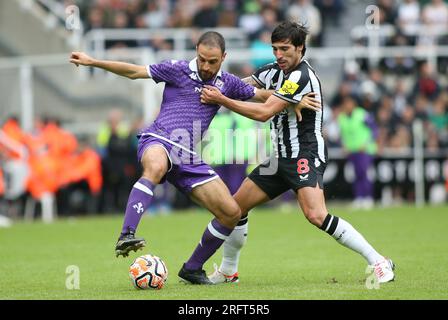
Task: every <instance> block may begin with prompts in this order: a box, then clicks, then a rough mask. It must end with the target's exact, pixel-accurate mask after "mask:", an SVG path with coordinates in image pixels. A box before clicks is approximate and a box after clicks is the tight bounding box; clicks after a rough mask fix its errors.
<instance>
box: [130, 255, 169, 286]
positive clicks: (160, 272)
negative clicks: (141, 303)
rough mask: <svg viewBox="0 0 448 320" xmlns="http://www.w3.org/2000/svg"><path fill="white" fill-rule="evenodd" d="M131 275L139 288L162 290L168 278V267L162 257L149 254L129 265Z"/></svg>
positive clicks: (133, 282)
mask: <svg viewBox="0 0 448 320" xmlns="http://www.w3.org/2000/svg"><path fill="white" fill-rule="evenodd" d="M129 276H130V278H131V281H132V284H133V285H134V287H135V288H137V289H143V290H146V289H156V290H160V289H162V288H163V287H164V285H165V282H166V280H167V279H168V269H167V268H166V265H165V262H163V260H162V259H160V258H159V257H157V256H153V255H151V254H147V255H144V256H140V257H138V258H137V259H135V260H134V262H133V263H132V264H131V266H130V267H129Z"/></svg>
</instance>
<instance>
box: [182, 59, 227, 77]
mask: <svg viewBox="0 0 448 320" xmlns="http://www.w3.org/2000/svg"><path fill="white" fill-rule="evenodd" d="M188 67H189V68H190V70H191V71H193V72H194V73H195V76H196V77H197V79H198V80H199V81H201V82H204V81H202V79H201V77H200V76H199V72H198V58H194V59H193V60H191V61H190V63H189V64H188ZM190 77H192V76H191V75H190ZM217 78H222V69H219V71H218V73H217V74H216V77H215V79H214V80H216V79H217Z"/></svg>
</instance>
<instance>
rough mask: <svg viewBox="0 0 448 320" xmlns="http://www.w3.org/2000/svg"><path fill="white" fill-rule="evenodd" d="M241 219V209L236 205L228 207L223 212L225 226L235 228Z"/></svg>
mask: <svg viewBox="0 0 448 320" xmlns="http://www.w3.org/2000/svg"><path fill="white" fill-rule="evenodd" d="M240 219H241V209H240V207H239V206H238V204H236V203H235V204H232V205H228V206H227V208H226V209H225V210H224V212H223V220H225V222H226V224H227V225H229V226H232V227H235V226H236V225H237V224H238V222H239V221H240Z"/></svg>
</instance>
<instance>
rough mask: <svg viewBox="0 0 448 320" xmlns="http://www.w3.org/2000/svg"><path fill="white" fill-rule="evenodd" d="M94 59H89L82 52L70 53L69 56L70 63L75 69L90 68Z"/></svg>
mask: <svg viewBox="0 0 448 320" xmlns="http://www.w3.org/2000/svg"><path fill="white" fill-rule="evenodd" d="M93 61H94V59H93V58H91V57H89V56H88V55H87V54H85V53H84V52H72V55H71V56H70V63H73V64H75V65H76V66H77V67H79V66H80V65H81V66H91V65H92V64H93Z"/></svg>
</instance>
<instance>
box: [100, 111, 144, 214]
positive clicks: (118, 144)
mask: <svg viewBox="0 0 448 320" xmlns="http://www.w3.org/2000/svg"><path fill="white" fill-rule="evenodd" d="M133 139H134V137H133V136H132V135H131V134H130V132H129V128H128V127H127V126H126V125H125V124H124V121H123V114H122V112H121V111H119V110H112V111H111V112H110V113H109V118H108V122H107V124H104V125H103V126H102V127H101V128H100V131H99V132H98V135H97V144H98V146H99V148H100V150H101V152H100V153H101V154H102V167H103V177H104V184H105V188H104V190H103V194H102V198H101V202H100V205H99V206H100V211H101V212H105V211H121V210H122V209H123V207H124V205H125V204H126V201H127V196H128V193H129V190H130V188H131V186H132V184H133V183H134V182H135V181H133V177H134V176H133V175H134V174H135V171H136V170H137V169H136V164H135V152H136V151H135V143H133Z"/></svg>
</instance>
